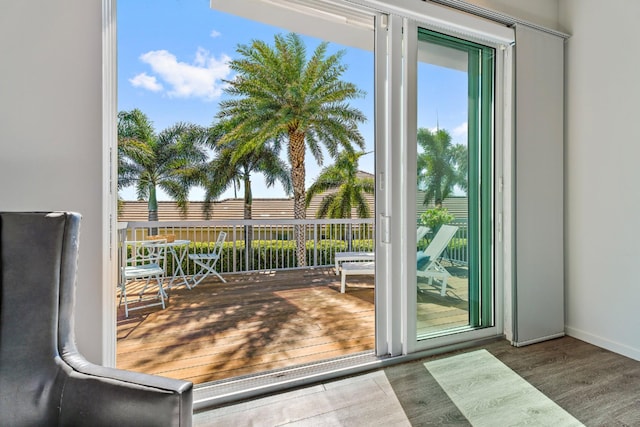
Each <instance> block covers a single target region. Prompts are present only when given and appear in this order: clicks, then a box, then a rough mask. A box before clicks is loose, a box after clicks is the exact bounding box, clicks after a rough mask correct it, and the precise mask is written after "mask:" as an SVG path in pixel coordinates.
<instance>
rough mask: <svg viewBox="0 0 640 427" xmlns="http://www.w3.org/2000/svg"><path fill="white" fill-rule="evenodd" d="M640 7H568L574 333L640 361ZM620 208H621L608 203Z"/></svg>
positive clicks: (564, 8) (568, 216) (625, 0)
mask: <svg viewBox="0 0 640 427" xmlns="http://www.w3.org/2000/svg"><path fill="white" fill-rule="evenodd" d="M639 18H640V2H636V1H633V0H608V1H606V2H603V1H600V0H562V1H561V3H560V22H561V24H562V25H563V27H564V28H563V29H564V30H565V31H566V32H568V33H570V34H572V37H571V38H570V39H569V40H568V43H567V45H566V47H567V50H566V57H565V61H566V68H565V75H566V85H565V87H566V89H565V90H566V98H565V103H566V104H565V114H566V130H565V131H566V136H565V150H566V151H565V154H566V156H565V159H566V160H565V194H566V198H565V224H566V226H565V261H566V285H565V286H566V329H567V332H568V333H569V334H570V335H573V336H575V337H577V338H580V339H583V340H585V341H588V342H591V343H594V344H596V345H600V346H602V347H605V348H608V349H611V350H614V351H617V352H619V353H622V354H625V355H627V356H630V357H633V358H635V359H636V360H640V316H639V315H638V302H639V301H640V285H639V283H640V270H639V269H638V265H640V221H638V219H637V215H638V212H640V190H639V189H638V184H639V183H640V167H639V164H640V127H638V125H637V124H638V120H639V113H640V107H639V106H638V100H639V99H640V83H639V78H640V58H639V57H638V54H637V52H638V40H639V34H638V19H639ZM613 200H615V201H616V202H615V208H614V207H613V206H612V203H611V202H612V201H613Z"/></svg>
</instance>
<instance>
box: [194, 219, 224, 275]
mask: <svg viewBox="0 0 640 427" xmlns="http://www.w3.org/2000/svg"><path fill="white" fill-rule="evenodd" d="M226 238H227V233H225V232H224V231H221V232H220V234H218V240H216V244H215V246H214V247H213V250H211V251H209V252H208V253H202V254H189V259H190V260H192V261H193V263H194V264H195V265H197V266H198V267H200V269H199V270H198V272H197V273H194V275H193V277H192V278H191V279H192V280H193V285H191V287H194V286H196V285H197V284H198V283H200V282H202V281H203V280H204V279H206V278H207V277H208V276H209V275H210V274H213V275H215V276H218V278H219V279H220V280H222V281H223V282H224V283H227V281H226V280H224V279H223V278H222V276H221V275H220V274H219V273H218V272H217V271H216V270H215V267H216V264H217V262H218V260H219V259H220V255H221V254H222V244H223V243H224V240H225V239H226ZM198 276H201V277H200V278H197V277H198Z"/></svg>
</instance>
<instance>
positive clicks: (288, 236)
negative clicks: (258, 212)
mask: <svg viewBox="0 0 640 427" xmlns="http://www.w3.org/2000/svg"><path fill="white" fill-rule="evenodd" d="M297 226H301V227H304V234H305V240H306V260H305V261H306V266H305V267H325V266H331V265H333V264H334V259H335V258H334V257H335V253H336V252H344V251H373V248H374V234H373V233H374V220H373V219H307V220H286V219H272V220H267V219H256V220H212V221H155V222H150V221H136V222H128V223H120V247H121V248H124V245H123V243H122V242H125V241H137V240H146V239H148V238H149V236H150V235H164V236H166V235H171V236H172V237H174V238H175V239H176V240H188V241H189V243H188V248H187V251H188V252H189V253H202V252H207V251H209V250H210V249H211V248H213V245H214V243H215V241H216V239H217V238H218V234H219V233H220V232H221V231H224V232H226V233H227V238H226V240H225V243H224V246H223V251H222V257H221V259H220V261H219V264H218V266H217V267H218V268H217V269H218V271H219V272H220V273H238V272H249V271H270V270H282V269H294V268H299V267H300V266H299V265H298V261H297V259H296V240H295V233H294V230H295V227H297ZM248 243H250V244H248ZM174 262H175V260H174V259H173V258H172V259H168V260H167V263H168V265H167V274H172V273H173V272H174V271H175V269H176V266H175V265H173V264H174ZM182 268H183V270H184V272H185V274H186V275H190V274H192V273H193V264H192V263H191V262H189V260H188V256H185V257H184V260H183V262H182Z"/></svg>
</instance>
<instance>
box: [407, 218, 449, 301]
mask: <svg viewBox="0 0 640 427" xmlns="http://www.w3.org/2000/svg"><path fill="white" fill-rule="evenodd" d="M457 231H458V227H456V226H455V225H443V226H441V227H440V229H439V230H438V232H437V233H436V235H435V236H434V238H433V240H432V241H431V242H430V243H429V246H427V247H426V248H425V249H424V251H422V252H418V259H417V261H418V270H417V275H418V277H425V278H428V279H429V285H432V284H433V279H437V280H439V281H440V282H441V283H442V286H441V288H440V295H442V296H445V295H446V293H447V279H448V278H449V277H451V274H450V273H449V272H448V271H447V269H446V268H444V267H443V266H442V264H440V261H439V260H440V257H441V256H442V253H443V252H444V250H445V249H446V247H447V246H448V245H449V242H450V241H451V239H452V238H453V236H454V235H455V234H456V232H457ZM418 288H420V284H418Z"/></svg>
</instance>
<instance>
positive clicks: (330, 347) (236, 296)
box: [117, 268, 467, 384]
mask: <svg viewBox="0 0 640 427" xmlns="http://www.w3.org/2000/svg"><path fill="white" fill-rule="evenodd" d="M225 279H226V280H227V281H228V283H221V282H220V281H218V280H216V279H212V280H211V281H205V282H202V283H201V284H200V285H198V286H197V287H195V288H194V289H191V290H189V289H187V288H186V287H178V288H174V289H172V290H171V291H170V299H169V302H168V304H167V308H166V309H164V310H162V309H160V308H159V307H151V308H147V309H142V310H139V311H133V312H130V313H129V318H125V317H124V309H123V307H119V309H118V324H117V339H118V341H117V367H118V368H122V369H128V370H133V371H137V372H144V373H150V374H158V375H163V376H167V377H172V378H180V379H185V380H189V381H193V382H194V383H196V384H200V383H205V382H210V381H217V380H222V379H227V378H231V377H234V376H240V375H248V374H254V373H258V372H265V371H269V370H273V369H280V368H284V367H291V366H295V365H299V364H305V363H311V362H319V361H321V360H326V359H330V358H335V357H340V356H346V355H350V354H354V353H359V352H363V351H373V349H374V343H375V330H374V325H375V319H374V289H373V283H374V280H373V276H349V278H348V281H347V285H348V286H347V292H346V293H345V294H341V293H340V277H339V276H336V275H335V274H334V271H333V269H330V268H315V269H305V270H286V271H274V272H266V273H265V272H263V273H245V274H234V275H226V276H225ZM456 281H463V282H464V283H465V285H464V287H463V288H466V278H461V279H458V278H452V279H451V284H452V285H453V286H452V287H451V288H450V291H449V292H448V293H447V296H446V297H440V295H439V292H438V290H437V289H434V291H433V292H431V290H430V289H427V290H426V291H423V292H420V294H419V296H418V325H419V327H418V330H419V331H421V332H424V331H425V329H424V328H429V327H432V328H433V327H435V328H442V327H446V325H447V324H449V323H451V322H463V323H464V322H466V318H467V311H466V310H467V308H466V301H464V299H466V289H458V288H457V287H456V285H455V282H456ZM132 293H133V292H131V294H132ZM452 319H453V320H452ZM420 325H422V327H421V326H420ZM443 325H444V326H443Z"/></svg>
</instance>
